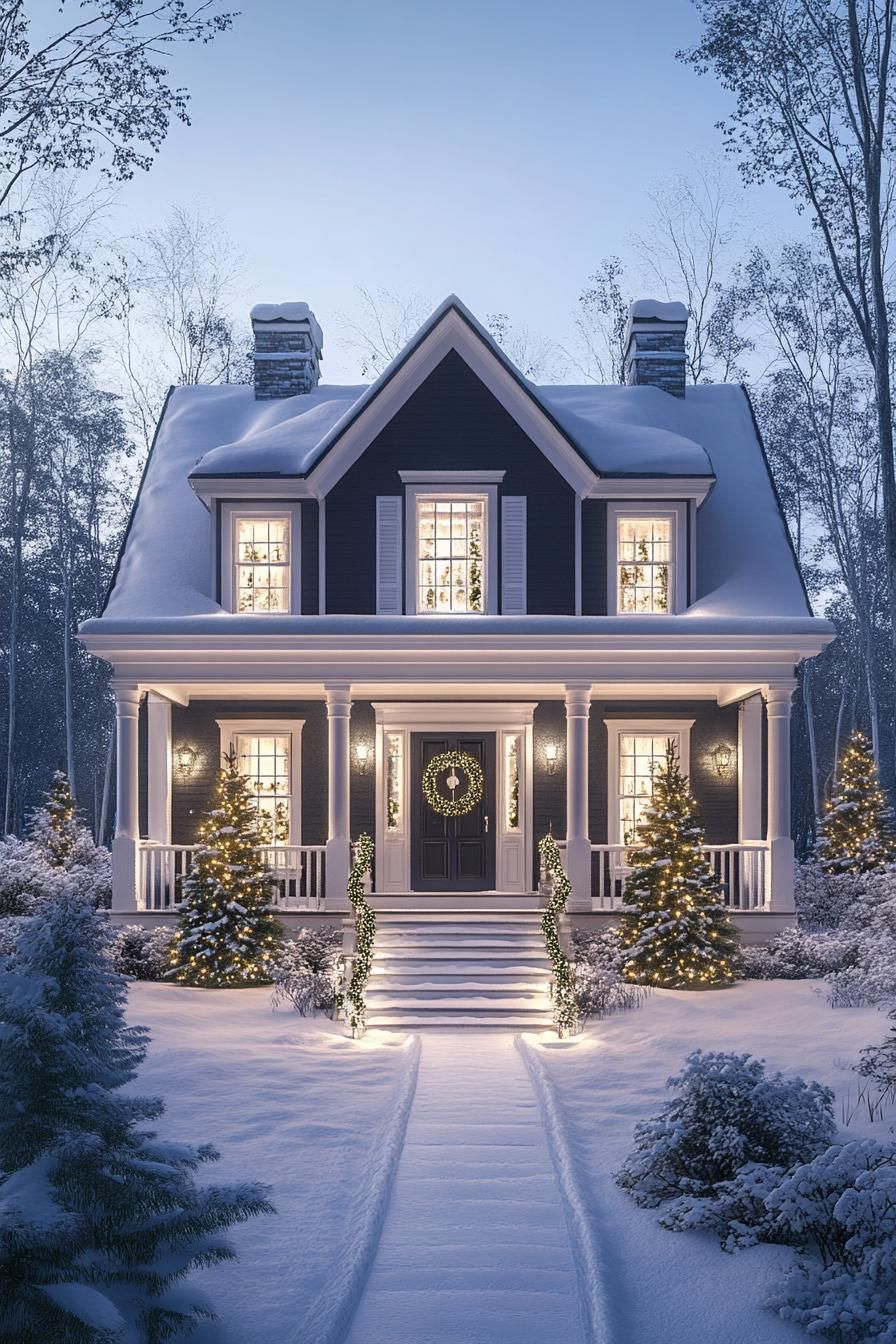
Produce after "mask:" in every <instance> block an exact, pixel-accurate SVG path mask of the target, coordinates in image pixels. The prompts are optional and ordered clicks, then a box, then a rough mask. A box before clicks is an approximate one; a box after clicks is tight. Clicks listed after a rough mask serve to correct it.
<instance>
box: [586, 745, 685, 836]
mask: <svg viewBox="0 0 896 1344" xmlns="http://www.w3.org/2000/svg"><path fill="white" fill-rule="evenodd" d="M605 722H606V725H607V730H608V734H609V756H608V765H609V785H610V787H609V812H610V815H609V839H610V843H611V844H616V845H636V844H638V842H639V837H638V830H637V828H638V823H639V822H640V820H641V818H642V816H643V814H644V811H645V809H646V808H648V807H649V806H650V803H651V799H652V798H653V779H654V773H655V771H656V770H657V768H658V767H659V766H661V765H662V764H663V762H664V761H665V759H666V744H667V743H668V742H670V741H671V742H672V744H673V746H674V747H675V751H676V754H677V758H678V766H679V769H680V770H681V773H682V774H683V775H686V774H687V773H688V769H689V764H690V730H691V728H692V727H693V723H694V721H693V719H607V720H605Z"/></svg>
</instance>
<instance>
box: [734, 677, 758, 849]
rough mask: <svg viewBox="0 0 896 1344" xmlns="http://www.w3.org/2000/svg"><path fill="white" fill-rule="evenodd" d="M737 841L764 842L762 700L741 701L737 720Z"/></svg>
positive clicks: (750, 698) (751, 698)
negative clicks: (762, 840)
mask: <svg viewBox="0 0 896 1344" xmlns="http://www.w3.org/2000/svg"><path fill="white" fill-rule="evenodd" d="M737 838H738V840H740V841H744V840H761V839H762V697H761V696H760V695H751V696H750V697H749V699H747V700H742V701H741V704H740V712H739V714H738V720H737Z"/></svg>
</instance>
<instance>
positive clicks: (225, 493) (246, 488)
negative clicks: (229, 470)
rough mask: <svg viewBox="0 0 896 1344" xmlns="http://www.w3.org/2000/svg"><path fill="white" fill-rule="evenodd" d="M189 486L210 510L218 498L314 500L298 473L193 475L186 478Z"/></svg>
mask: <svg viewBox="0 0 896 1344" xmlns="http://www.w3.org/2000/svg"><path fill="white" fill-rule="evenodd" d="M189 479H190V488H191V489H192V491H193V493H194V494H195V495H196V496H197V498H198V499H201V500H202V503H203V504H204V505H205V507H206V508H207V509H209V510H211V508H212V506H213V505H214V503H215V501H216V500H219V499H239V500H251V499H276V500H278V501H281V500H282V501H283V502H284V503H285V502H288V501H289V500H295V499H314V498H315V496H314V492H313V491H312V490H311V489H310V488H309V486H308V482H307V481H306V480H303V479H302V478H301V477H298V476H270V477H259V476H197V477H192V476H191V477H190V478H189Z"/></svg>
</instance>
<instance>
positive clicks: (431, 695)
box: [139, 679, 762, 705]
mask: <svg viewBox="0 0 896 1344" xmlns="http://www.w3.org/2000/svg"><path fill="white" fill-rule="evenodd" d="M139 684H140V687H141V689H142V690H147V691H154V692H156V693H157V694H158V695H161V696H164V697H165V699H167V700H171V701H172V702H173V703H174V704H178V705H187V704H189V703H190V701H192V700H221V699H224V698H226V699H233V700H258V701H263V700H284V699H288V700H323V699H324V698H325V696H326V687H325V684H324V682H322V681H278V682H264V683H259V682H258V681H195V682H186V683H184V682H176V683H175V682H160V681H157V680H142V679H141V681H140V683H139ZM591 688H592V689H591V695H592V699H594V700H621V701H630V700H642V699H643V700H650V701H651V702H654V701H657V700H713V701H715V702H716V703H718V704H719V705H730V704H733V703H735V702H736V701H738V700H744V699H746V698H747V696H750V695H754V694H756V693H757V692H758V691H760V690H761V689H762V683H761V682H744V683H738V684H731V683H723V684H722V683H718V682H705V681H678V682H668V681H666V682H664V683H662V684H660V683H658V682H655V681H630V682H625V683H622V684H621V683H620V682H618V681H614V682H610V681H595V682H592V683H591ZM565 691H566V683H565V682H562V681H515V682H510V681H505V682H502V683H501V685H500V686H498V685H495V684H494V683H488V682H467V683H458V682H448V681H442V682H437V681H427V682H425V683H423V684H418V685H414V686H409V685H408V683H407V682H405V681H354V680H353V681H352V682H351V693H352V697H353V699H355V700H377V699H387V700H388V699H400V700H419V701H428V700H452V701H458V700H460V701H463V700H469V701H471V702H473V701H481V700H526V699H529V700H531V699H537V700H558V699H559V700H562V699H563V697H564V694H565Z"/></svg>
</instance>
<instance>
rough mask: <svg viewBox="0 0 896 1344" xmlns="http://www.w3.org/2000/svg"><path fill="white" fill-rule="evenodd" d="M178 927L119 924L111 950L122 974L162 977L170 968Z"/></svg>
mask: <svg viewBox="0 0 896 1344" xmlns="http://www.w3.org/2000/svg"><path fill="white" fill-rule="evenodd" d="M173 937H174V929H168V928H165V927H164V926H163V927H161V928H155V929H153V928H145V927H144V926H143V925H142V924H122V925H119V926H118V927H117V928H116V929H115V931H114V933H113V935H112V942H111V944H110V947H109V950H110V952H111V954H112V964H113V966H114V967H115V969H116V971H118V972H119V974H120V975H127V976H129V977H130V978H131V979H132V980H161V979H162V977H163V976H164V974H165V972H166V971H167V970H168V965H169V961H170V955H169V954H170V951H171V939H172V938H173Z"/></svg>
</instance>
